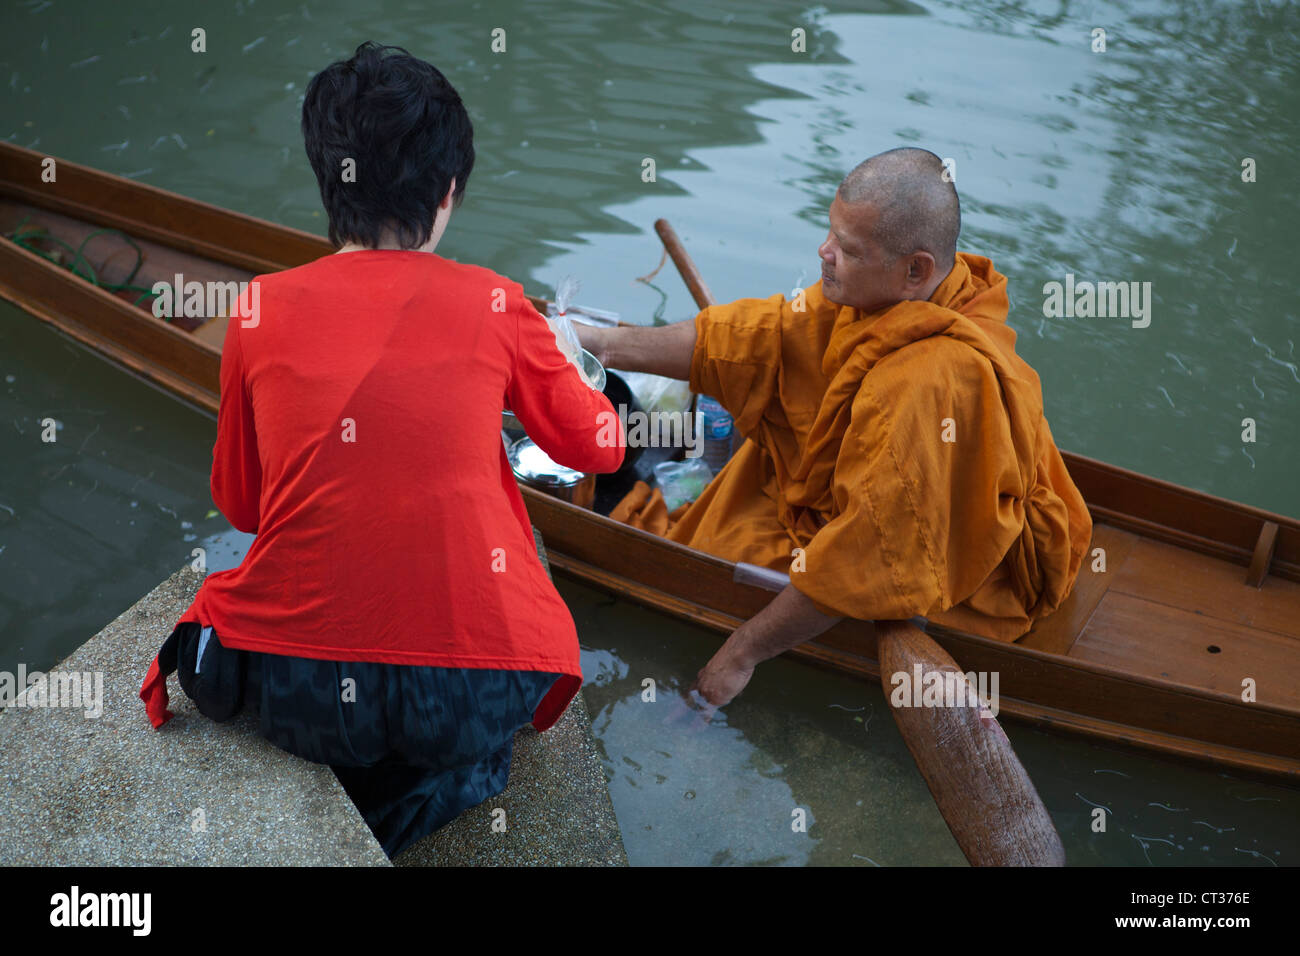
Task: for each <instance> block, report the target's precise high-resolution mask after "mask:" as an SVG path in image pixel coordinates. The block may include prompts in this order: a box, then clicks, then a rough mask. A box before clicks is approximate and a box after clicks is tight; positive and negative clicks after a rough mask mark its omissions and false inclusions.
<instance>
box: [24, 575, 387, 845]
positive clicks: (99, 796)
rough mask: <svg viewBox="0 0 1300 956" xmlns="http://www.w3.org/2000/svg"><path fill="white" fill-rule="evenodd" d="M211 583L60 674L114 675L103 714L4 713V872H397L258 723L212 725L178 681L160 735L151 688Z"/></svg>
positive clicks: (185, 580) (145, 603) (127, 617)
mask: <svg viewBox="0 0 1300 956" xmlns="http://www.w3.org/2000/svg"><path fill="white" fill-rule="evenodd" d="M202 581H203V575H201V574H199V573H198V572H196V571H192V570H190V569H189V567H188V566H187V567H185V568H183V569H182V570H180V571H178V572H176V573H175V574H173V575H172V576H171V577H170V578H168V579H167V580H166V581H164V582H163V583H162V584H160V585H158V587H156V588H154V589H153V590H152V591H150V592H149V593H148V594H147V595H145V596H144V597H143V598H141V599H140V600H139V601H138V602H137V603H136V604H135V605H134V606H132V607H131V608H129V609H127V610H126V611H125V612H124V613H123V614H122V615H121V616H119V617H118V618H117V620H115V621H113V623H111V624H110V625H108V627H106V628H104V630H102V631H100V632H99V633H98V634H96V635H95V636H94V637H93V638H91V639H90V640H89V641H87V642H86V643H85V644H83V645H82V646H81V647H80V648H78V649H77V650H76V651H75V652H74V653H73V654H72V655H71V656H70V657H69V658H68V659H67V660H65V661H63V662H61V663H60V664H59V665H58V666H57V667H56V668H54V670H58V671H99V672H102V673H103V675H104V677H103V680H104V712H103V714H102V715H101V716H99V717H96V718H89V717H86V716H84V712H83V711H82V710H81V709H74V708H66V709H65V708H59V707H54V708H36V709H28V708H19V707H8V708H5V709H4V710H0V753H3V754H4V755H5V757H4V765H3V767H0V782H2V783H3V787H4V797H3V802H2V803H0V864H4V865H14V864H57V865H63V864H76V865H85V866H157V865H197V866H222V865H253V866H257V865H267V864H282V865H291V866H339V865H369V866H388V865H389V863H388V858H387V857H386V856H385V854H384V851H383V849H382V848H381V847H380V846H379V843H378V841H376V840H375V838H374V835H373V834H372V833H371V832H370V828H369V827H367V826H366V823H365V821H364V820H362V819H361V815H360V814H359V813H358V812H357V810H356V808H355V807H354V806H353V805H352V801H351V800H349V799H348V796H347V794H346V793H345V792H344V791H343V788H342V787H341V786H340V785H339V782H338V781H337V780H336V779H335V777H334V773H333V772H332V771H331V770H330V769H329V767H327V766H324V765H323V764H313V763H309V762H308V761H305V760H300V759H299V758H297V757H295V756H293V755H292V754H288V753H285V752H284V751H282V750H280V749H279V748H277V747H275V746H273V745H272V744H270V743H268V742H267V741H266V740H264V739H262V738H261V737H260V736H258V734H257V729H256V728H257V723H256V720H255V719H254V718H252V717H249V716H246V715H241V716H239V717H238V718H236V719H235V720H232V721H230V722H229V723H225V724H217V723H213V722H212V721H211V720H209V719H208V718H206V717H204V716H203V715H202V714H200V713H199V712H198V710H197V709H196V708H195V706H194V704H193V703H192V702H191V701H190V699H189V698H188V697H186V696H185V693H184V692H183V691H182V690H181V689H180V686H179V684H177V683H176V680H175V678H174V677H173V678H172V679H171V680H170V681H169V682H168V690H169V692H170V693H171V710H172V712H173V713H174V714H175V715H176V716H175V717H174V718H173V719H172V720H169V721H168V722H167V723H166V724H164V725H163V727H162V729H160V730H154V729H153V727H152V726H150V724H149V718H148V717H146V716H145V712H144V704H142V703H141V701H140V698H139V696H138V694H139V691H140V682H141V681H142V680H143V679H144V674H145V671H146V670H147V669H148V667H149V663H150V661H152V660H153V656H154V655H155V654H156V653H157V652H158V648H159V647H160V646H162V642H163V641H165V640H166V639H167V635H168V634H170V633H171V631H172V628H173V627H174V626H175V623H176V619H177V618H178V617H180V616H181V614H182V613H184V611H185V608H186V607H188V606H189V603H190V601H192V600H193V598H194V593H195V592H196V591H197V590H198V587H199V585H200V584H201V583H202ZM196 811H201V815H200V814H199V813H197V812H196ZM200 822H201V823H202V829H197V827H198V826H199V823H200Z"/></svg>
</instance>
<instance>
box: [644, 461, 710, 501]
mask: <svg viewBox="0 0 1300 956" xmlns="http://www.w3.org/2000/svg"><path fill="white" fill-rule="evenodd" d="M712 480H713V472H711V471H710V470H709V466H708V465H706V464H705V463H704V462H703V460H701V459H699V458H686V459H684V460H682V461H665V462H660V463H659V464H657V465H655V481H657V482H658V483H659V490H660V491H662V492H663V495H664V504H666V505H667V506H668V511H669V512H670V513H671V512H673V511H676V510H677V509H678V508H679V507H681V506H682V505H683V504H685V503H686V502H688V501H694V500H695V499H696V498H698V497H699V496H700V495H702V494H703V493H704V489H705V487H706V486H707V485H708V483H709V482H710V481H712Z"/></svg>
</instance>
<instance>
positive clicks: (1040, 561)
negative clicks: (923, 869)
mask: <svg viewBox="0 0 1300 956" xmlns="http://www.w3.org/2000/svg"><path fill="white" fill-rule="evenodd" d="M944 172H945V170H944V166H943V163H942V161H941V160H940V159H939V157H938V156H936V155H934V154H933V153H931V152H928V151H926V150H923V149H912V148H905V149H894V150H890V151H888V152H885V153H881V154H880V155H878V156H874V157H872V158H871V159H868V160H866V161H865V162H863V163H861V164H860V165H859V166H857V167H856V168H855V169H853V171H852V172H850V173H849V174H848V175H847V176H846V177H845V178H844V180H843V182H842V183H841V184H840V187H839V189H838V191H837V194H836V196H835V199H834V201H833V202H832V203H831V206H830V210H829V222H830V231H829V234H828V235H827V237H826V241H825V242H823V243H822V245H821V247H820V248H819V249H818V254H819V256H820V257H821V260H822V278H821V281H820V282H818V283H817V284H816V285H814V286H812V287H810V288H808V289H805V290H803V292H802V293H801V294H799V295H796V296H795V298H794V299H793V300H791V299H787V298H785V297H784V296H781V295H775V296H772V297H771V298H768V299H741V300H739V301H736V302H732V303H730V304H729V305H717V306H712V307H710V308H707V309H705V310H704V311H702V312H700V313H699V314H698V315H697V316H696V317H695V318H694V319H689V320H686V321H684V322H678V323H675V324H673V325H668V326H661V327H657V328H642V327H633V328H617V329H596V328H590V327H585V326H584V327H582V328H581V329H580V335H581V337H582V340H583V344H584V346H585V347H586V348H587V349H588V350H590V351H591V352H593V353H594V354H596V355H597V357H599V358H600V360H601V361H602V362H603V363H604V364H605V365H606V366H607V367H610V368H617V369H628V370H640V371H645V372H651V373H655V374H659V375H667V376H671V377H674V378H679V379H684V380H687V381H689V382H690V385H691V388H692V389H693V390H694V391H696V392H699V393H702V394H707V395H711V396H713V397H715V398H716V399H718V401H719V402H720V403H721V404H722V405H723V407H724V408H726V410H727V411H728V412H730V413H731V415H732V416H733V418H734V419H735V424H736V429H737V431H738V432H739V434H740V435H743V436H744V438H745V439H747V440H746V441H745V442H744V444H743V445H741V447H740V449H739V450H738V451H737V453H736V454H735V455H734V456H733V457H732V459H731V461H730V462H729V463H728V464H727V466H726V467H725V468H723V469H722V471H721V472H720V473H719V474H718V475H717V476H716V477H715V478H714V479H713V481H712V482H711V483H710V484H709V486H708V487H707V488H706V489H705V491H704V493H703V494H702V495H701V496H700V497H699V498H698V499H697V500H696V501H695V502H694V503H693V504H691V505H690V506H689V507H686V506H684V507H683V508H679V509H678V510H677V511H676V512H674V514H673V515H672V516H669V515H668V514H667V511H666V509H665V507H664V504H663V498H662V495H661V494H660V492H659V491H658V489H656V490H655V491H654V492H653V493H651V492H650V490H649V489H648V488H647V487H645V486H644V485H641V486H639V487H638V488H637V489H635V490H634V491H633V492H631V493H630V494H629V496H628V497H627V498H626V499H624V501H623V502H622V503H621V504H620V505H619V507H618V509H616V511H615V513H614V517H616V518H618V519H619V520H623V521H628V522H630V523H632V524H634V525H637V526H639V527H644V528H648V529H649V530H652V531H656V532H658V533H661V534H666V535H667V537H669V538H670V539H672V540H674V541H679V542H682V543H683V544H687V545H690V546H691V547H694V548H698V549H700V550H702V551H707V552H709V553H711V554H715V555H718V556H719V557H723V558H727V559H729V560H732V561H747V562H751V563H754V564H758V565H762V566H764V567H767V568H772V569H776V570H780V571H785V572H788V573H789V576H790V584H789V586H787V587H786V588H785V589H784V590H783V591H782V592H781V593H779V594H778V595H777V596H776V597H775V598H774V599H773V600H772V602H771V603H770V604H769V605H768V606H767V607H766V608H765V609H764V610H763V611H762V612H760V613H759V614H757V615H755V616H754V617H753V618H752V619H750V620H749V621H747V622H746V623H745V624H743V625H741V626H740V627H738V628H737V629H736V630H735V631H734V632H733V633H732V634H731V636H730V637H729V638H728V640H727V641H726V643H725V644H723V646H722V648H721V649H720V650H719V651H718V652H717V653H716V654H715V655H714V656H713V658H712V659H711V660H710V661H709V662H708V664H707V665H706V666H705V667H704V669H703V670H701V671H700V673H699V678H698V681H697V683H696V688H697V689H698V690H699V692H700V693H701V694H702V695H703V696H704V697H705V698H706V699H707V700H708V702H709V703H710V704H712V705H714V706H723V705H724V704H726V703H728V702H730V701H731V700H732V699H733V698H734V697H735V696H736V695H737V694H739V693H740V691H741V690H742V689H743V688H744V687H745V685H746V684H747V683H748V682H749V680H750V677H751V675H752V674H753V671H754V668H755V667H756V666H757V665H758V664H759V663H760V662H762V661H764V660H767V659H768V658H771V657H774V656H776V655H777V654H780V653H781V652H783V651H786V650H789V649H790V648H792V647H795V646H796V645H798V644H801V643H803V642H805V641H808V640H811V639H812V638H814V637H816V636H817V635H819V634H821V633H822V632H823V631H825V630H827V629H828V628H830V627H831V626H832V625H833V624H835V623H836V622H837V621H838V620H840V619H841V618H844V617H854V618H860V619H866V620H904V619H908V618H911V617H914V616H916V615H922V616H924V617H926V618H929V619H931V620H933V621H936V622H938V623H941V624H943V625H946V626H949V627H953V628H957V629H960V630H964V631H967V632H970V633H975V634H980V635H984V636H987V637H990V638H995V639H998V640H1004V641H1014V640H1016V639H1017V638H1018V637H1020V636H1022V635H1023V634H1025V633H1026V632H1027V631H1028V630H1029V629H1030V627H1031V626H1032V625H1033V623H1034V622H1035V621H1037V620H1038V619H1039V618H1041V617H1043V616H1045V615H1047V614H1050V613H1051V612H1052V611H1053V610H1055V609H1056V608H1057V607H1059V606H1060V604H1061V602H1062V601H1064V600H1065V598H1066V597H1067V596H1068V595H1069V593H1070V589H1071V587H1072V586H1073V583H1074V580H1075V576H1076V575H1077V573H1078V571H1079V568H1080V566H1081V565H1082V562H1083V558H1084V554H1085V552H1086V550H1087V547H1088V544H1089V541H1090V540H1091V534H1092V522H1091V520H1090V518H1089V515H1088V510H1087V508H1086V507H1085V505H1084V502H1083V498H1082V496H1081V495H1080V494H1079V491H1078V489H1077V488H1075V486H1074V484H1073V482H1072V481H1071V480H1070V476H1069V474H1068V473H1067V472H1066V469H1065V465H1064V463H1063V462H1062V460H1061V455H1060V453H1059V452H1058V451H1057V448H1056V446H1055V444H1054V443H1053V441H1052V434H1051V431H1050V430H1049V429H1048V426H1047V420H1046V419H1045V418H1044V417H1043V398H1042V391H1041V388H1040V386H1039V380H1038V375H1037V374H1036V373H1035V372H1034V370H1033V369H1032V368H1030V367H1029V365H1027V364H1026V363H1025V362H1024V361H1023V360H1022V359H1021V358H1020V357H1019V356H1018V355H1016V351H1015V339H1016V334H1015V332H1014V331H1013V330H1012V329H1011V328H1010V327H1009V326H1008V325H1007V309H1008V302H1007V280H1006V277H1005V276H1003V275H1002V274H1000V273H999V272H998V271H997V270H996V269H994V268H993V264H992V262H990V261H989V260H988V259H987V258H984V257H983V256H977V255H972V254H969V253H965V252H958V251H957V237H958V233H959V231H960V228H961V209H960V204H959V201H958V198H957V191H956V188H955V186H954V185H953V183H952V182H950V181H949V177H947V176H945V175H944Z"/></svg>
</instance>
